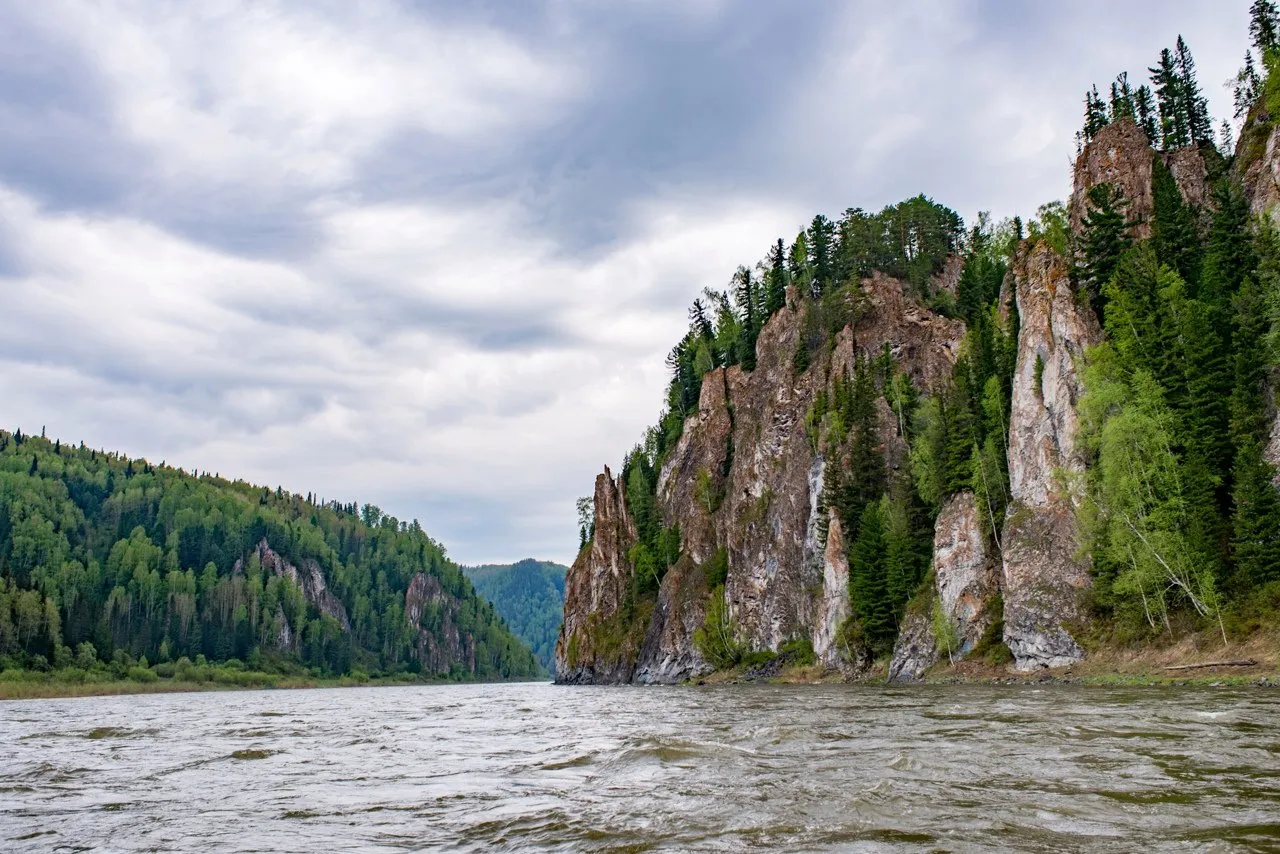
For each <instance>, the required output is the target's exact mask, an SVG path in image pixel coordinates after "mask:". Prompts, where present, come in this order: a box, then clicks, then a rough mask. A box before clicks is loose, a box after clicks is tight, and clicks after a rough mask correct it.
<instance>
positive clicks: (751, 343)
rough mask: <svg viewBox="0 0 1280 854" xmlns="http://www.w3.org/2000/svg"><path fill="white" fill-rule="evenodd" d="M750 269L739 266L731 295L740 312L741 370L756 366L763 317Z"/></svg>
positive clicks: (739, 360) (749, 369)
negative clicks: (757, 341) (757, 340)
mask: <svg viewBox="0 0 1280 854" xmlns="http://www.w3.org/2000/svg"><path fill="white" fill-rule="evenodd" d="M757 291H758V288H757V287H756V283H755V280H754V279H752V277H751V271H750V270H748V269H747V268H746V267H739V268H738V272H737V273H735V274H734V276H733V296H734V300H735V301H736V302H737V303H738V311H739V312H740V314H741V321H742V334H741V335H740V336H739V337H738V354H737V355H738V359H737V361H738V364H740V365H742V368H743V370H746V371H754V370H755V368H756V338H757V337H758V336H759V335H760V327H761V326H762V325H763V319H762V318H761V317H760V310H759V303H760V296H759V294H758V292H757Z"/></svg>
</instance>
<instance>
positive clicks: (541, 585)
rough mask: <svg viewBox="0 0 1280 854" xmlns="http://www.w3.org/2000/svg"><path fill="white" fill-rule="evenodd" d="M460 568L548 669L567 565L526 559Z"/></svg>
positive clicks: (562, 610)
mask: <svg viewBox="0 0 1280 854" xmlns="http://www.w3.org/2000/svg"><path fill="white" fill-rule="evenodd" d="M462 571H463V572H464V573H466V576H467V578H469V579H471V584H472V585H473V586H474V587H475V589H476V592H477V593H479V594H480V595H481V596H483V597H484V598H485V599H487V600H489V602H491V603H492V604H493V607H494V608H495V609H496V610H497V612H498V613H499V614H500V615H501V616H502V619H503V620H505V621H506V623H507V627H508V628H509V629H511V631H512V632H513V633H514V634H515V635H516V636H517V637H519V638H520V639H522V640H523V641H524V642H525V643H527V644H528V645H529V647H530V648H531V649H532V650H533V653H534V655H535V656H537V658H538V661H540V662H541V663H542V666H543V667H545V668H546V669H547V670H548V671H550V670H551V669H552V667H553V661H554V657H555V646H556V635H557V634H559V632H560V621H561V619H562V618H563V615H564V579H565V574H566V573H567V572H568V571H569V568H568V567H567V566H563V565H561V564H558V563H553V562H551V561H540V560H533V559H532V558H526V559H525V560H522V561H519V562H517V563H510V564H485V565H482V566H464V567H463V568H462Z"/></svg>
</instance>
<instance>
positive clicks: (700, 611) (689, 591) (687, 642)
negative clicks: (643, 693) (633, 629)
mask: <svg viewBox="0 0 1280 854" xmlns="http://www.w3.org/2000/svg"><path fill="white" fill-rule="evenodd" d="M706 590H707V584H706V581H705V579H704V578H703V576H702V569H701V567H699V566H697V565H695V564H694V562H693V560H692V559H691V558H690V557H689V556H688V555H687V554H686V555H685V556H684V557H682V558H681V559H680V561H679V562H678V563H677V564H676V565H675V566H673V567H672V568H671V569H670V570H669V571H668V572H667V574H666V575H665V576H663V579H662V585H661V587H660V588H659V590H658V604H657V606H656V607H655V608H654V612H653V618H652V619H651V620H650V622H649V631H648V633H647V635H646V636H645V641H644V646H643V647H642V648H641V650H640V659H639V663H638V665H637V667H636V672H635V676H634V681H635V682H637V683H640V684H642V685H671V684H675V683H678V682H685V681H687V680H690V679H696V678H698V677H699V676H704V675H706V674H707V673H710V672H711V671H712V670H714V669H715V668H713V667H712V666H711V665H710V664H708V663H707V661H706V659H704V658H703V657H702V653H700V652H699V651H698V648H697V647H696V646H695V645H694V643H693V633H694V632H695V631H697V630H698V628H699V627H700V626H701V625H702V620H703V617H704V615H705V614H706V610H707V597H706V595H705V593H706Z"/></svg>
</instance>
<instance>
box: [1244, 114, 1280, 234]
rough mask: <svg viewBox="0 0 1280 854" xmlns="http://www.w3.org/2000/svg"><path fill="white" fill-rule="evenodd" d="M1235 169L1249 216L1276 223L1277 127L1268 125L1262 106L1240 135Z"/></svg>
mask: <svg viewBox="0 0 1280 854" xmlns="http://www.w3.org/2000/svg"><path fill="white" fill-rule="evenodd" d="M1236 168H1237V170H1238V174H1239V175H1240V181H1241V183H1242V184H1243V185H1244V192H1245V198H1247V199H1248V200H1249V211H1250V213H1252V214H1253V215H1254V216H1260V215H1262V214H1270V215H1271V217H1272V218H1273V219H1275V218H1276V212H1277V206H1280V124H1277V125H1272V124H1271V120H1270V116H1269V115H1267V114H1266V112H1265V108H1264V107H1263V106H1262V105H1259V106H1258V107H1255V108H1254V110H1253V111H1252V112H1251V113H1250V114H1249V118H1248V121H1246V123H1245V127H1244V128H1243V129H1242V130H1241V132H1240V141H1239V143H1238V144H1237V146H1236Z"/></svg>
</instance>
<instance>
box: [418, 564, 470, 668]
mask: <svg viewBox="0 0 1280 854" xmlns="http://www.w3.org/2000/svg"><path fill="white" fill-rule="evenodd" d="M404 599H405V601H404V616H405V620H406V622H408V623H409V626H410V627H411V628H412V629H413V630H414V631H416V632H417V634H418V636H417V643H416V644H415V648H414V650H415V653H416V654H417V656H418V660H419V661H420V662H421V663H422V668H423V670H424V671H427V672H430V673H448V672H449V670H450V669H451V667H452V666H453V665H454V664H455V663H461V664H462V665H463V666H465V667H466V668H467V669H468V670H469V671H470V672H472V673H474V672H475V669H476V649H475V642H474V641H473V639H472V638H471V636H470V635H464V634H463V633H462V632H461V631H459V629H458V622H457V619H458V611H459V610H460V605H461V603H459V602H458V600H457V598H456V597H455V596H453V595H452V594H451V593H449V592H448V591H447V590H445V589H444V587H443V586H441V584H440V579H439V578H437V577H435V576H434V575H427V574H425V573H421V572H420V573H418V574H417V575H415V576H414V577H413V580H412V581H410V582H409V589H408V590H406V591H405V597H404ZM424 616H426V618H427V622H428V623H430V625H431V627H432V628H433V629H434V631H428V630H427V628H426V627H424V626H423V625H422V622H423V617H424Z"/></svg>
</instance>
